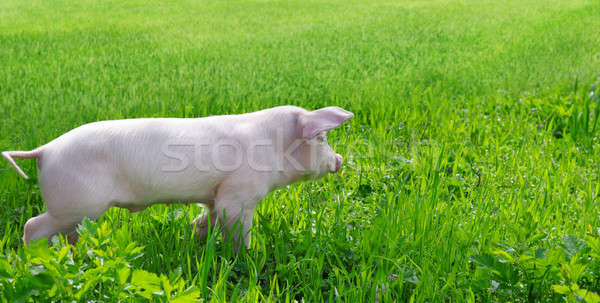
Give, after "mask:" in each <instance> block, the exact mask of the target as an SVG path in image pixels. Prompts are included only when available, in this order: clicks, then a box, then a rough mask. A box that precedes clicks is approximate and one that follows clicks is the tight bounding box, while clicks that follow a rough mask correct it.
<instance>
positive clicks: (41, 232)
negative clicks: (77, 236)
mask: <svg viewBox="0 0 600 303" xmlns="http://www.w3.org/2000/svg"><path fill="white" fill-rule="evenodd" d="M76 224H77V223H75V224H74V225H73V224H72V223H69V222H64V221H62V220H59V219H57V218H55V217H53V216H52V215H51V214H49V213H48V212H45V213H43V214H41V215H39V216H37V217H33V218H31V219H29V220H27V223H25V232H24V234H23V241H25V243H29V242H30V241H33V240H37V239H40V238H50V237H52V236H54V235H56V234H58V233H66V232H70V231H72V230H73V229H74V227H75V226H76Z"/></svg>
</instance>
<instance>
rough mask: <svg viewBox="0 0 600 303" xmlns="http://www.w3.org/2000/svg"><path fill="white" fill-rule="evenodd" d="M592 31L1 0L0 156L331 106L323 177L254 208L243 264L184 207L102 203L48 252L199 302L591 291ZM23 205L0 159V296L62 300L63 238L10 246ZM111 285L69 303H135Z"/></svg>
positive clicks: (425, 14)
mask: <svg viewBox="0 0 600 303" xmlns="http://www.w3.org/2000/svg"><path fill="white" fill-rule="evenodd" d="M599 28H600V3H598V1H595V0H572V1H545V0H544V1H539V0H535V1H534V0H527V1H513V0H506V1H480V0H463V1H416V0H410V1H409V0H403V1H382V0H370V1H366V0H360V1H359V0H352V1H337V0H332V1H325V0H311V1H296V0H290V1H258V0H257V1H245V0H244V1H238V0H233V1H215V0H206V1H180V0H177V1H91V0H84V1H75V2H73V1H66V0H50V1H39V0H36V1H27V2H23V1H18V0H4V1H1V2H0V150H16V149H26V150H27V149H33V148H35V147H37V146H39V145H42V144H44V143H46V142H48V141H50V140H52V139H54V138H55V137H57V136H59V135H61V134H62V133H64V132H66V131H68V130H70V129H72V128H74V127H77V126H79V125H81V124H83V123H87V122H91V121H97V120H105V119H121V118H136V117H159V116H160V117H167V116H168V117H200V116H206V115H214V114H225V113H241V112H249V111H254V110H258V109H263V108H267V107H272V106H276V105H282V104H293V105H298V106H302V107H305V108H309V109H315V108H319V107H322V106H327V105H338V106H341V107H343V108H345V109H348V110H350V111H352V112H354V113H355V115H356V116H355V118H354V119H353V120H351V122H350V123H349V124H348V125H347V126H345V127H342V128H340V129H338V130H335V131H332V132H331V133H330V134H329V139H328V140H329V142H330V145H331V146H332V147H333V148H334V149H335V150H336V151H337V152H338V153H340V154H342V155H343V156H344V158H345V163H344V166H343V168H344V173H343V174H336V175H331V176H328V177H326V178H324V179H322V180H319V181H314V182H307V183H299V184H294V185H291V186H288V187H286V188H282V189H279V190H277V191H275V192H273V193H272V194H270V195H269V196H267V197H266V198H265V199H264V201H263V202H262V204H261V205H260V206H259V208H258V212H257V215H256V216H255V222H254V227H253V238H252V244H251V248H250V250H248V251H244V252H242V254H241V255H240V256H237V257H236V256H235V255H234V254H233V253H232V251H231V247H230V245H228V244H227V243H223V240H222V238H221V237H220V236H219V235H218V233H216V232H215V233H213V236H212V237H209V239H207V240H205V241H196V240H194V239H193V236H192V232H191V228H190V226H189V223H190V222H191V220H192V219H193V218H194V216H195V215H197V214H199V213H200V212H201V209H200V208H198V207H195V206H192V207H185V206H179V205H174V206H163V205H160V206H154V207H151V208H150V209H148V210H146V211H143V212H140V213H135V214H130V213H129V212H128V211H126V210H120V209H113V210H111V211H109V212H108V213H106V214H105V215H104V216H102V217H101V218H99V219H98V220H97V224H88V225H89V226H88V227H86V228H87V229H86V230H92V231H91V233H92V234H93V235H92V236H89V237H83V240H82V241H80V242H81V243H79V244H78V246H77V247H75V248H73V252H72V254H71V253H70V254H69V256H70V258H73V259H74V260H75V261H73V262H75V264H77V266H79V267H77V268H78V269H76V270H75V271H74V272H75V273H76V274H75V275H74V276H73V277H71V279H72V280H73V279H74V280H77V279H82V281H83V282H82V283H85V281H86V279H91V278H93V277H96V278H97V276H98V273H99V271H98V270H100V272H102V273H103V275H106V277H111V275H116V274H115V273H114V272H113V273H112V274H111V273H109V272H108V271H109V270H110V268H108V267H109V266H108V265H107V266H104V267H102V266H100V265H99V264H100V263H95V262H96V261H97V260H99V259H98V258H108V257H102V256H104V255H102V253H107V252H110V251H114V250H115V249H117V252H118V253H117V256H118V257H114V256H113V257H110V258H117V259H115V260H118V262H117V261H114V262H113V263H110V264H112V265H111V266H115V268H124V267H127V266H130V268H131V271H132V272H133V271H135V270H139V271H138V272H137V273H138V274H139V273H147V275H151V274H150V273H155V274H157V275H160V274H164V275H165V277H168V278H167V279H170V281H171V282H172V283H175V282H174V281H180V282H177V283H183V284H181V285H182V286H181V287H180V288H179V293H181V290H182V289H187V288H188V287H193V286H195V287H196V288H193V289H196V290H198V291H199V294H200V295H201V297H203V298H204V299H207V300H210V301H219V302H227V301H249V302H254V301H256V300H261V301H262V300H272V301H290V300H297V301H298V302H300V301H302V300H304V302H318V301H345V302H359V301H365V302H373V301H375V300H378V301H379V302H390V301H409V300H410V301H412V300H414V301H416V302H440V301H452V302H463V301H471V302H473V301H477V302H482V301H484V302H485V301H492V302H494V301H496V302H504V301H548V302H553V301H559V300H563V297H564V298H566V299H569V300H574V299H575V298H576V297H577V296H579V297H583V296H584V295H583V293H582V292H581V291H578V290H576V287H579V288H581V289H588V290H590V291H592V292H595V293H599V292H600V283H599V282H598V281H600V270H599V269H600V245H598V243H597V241H598V237H599V235H598V232H597V228H600V211H599V205H598V201H599V193H600V183H599V181H600V176H599V173H600V171H599V167H600V166H599V165H600V154H599V153H600V145H599V143H598V140H599V137H598V134H599V132H600V126H599V127H596V126H595V125H596V121H597V119H598V118H599V115H598V111H599V110H600V106H599V102H600V99H599V98H598V94H599V93H600V91H599V90H598V89H597V88H596V89H595V94H590V91H594V88H593V87H592V85H593V83H595V81H597V79H598V76H599V75H600V48H599V46H600V31H599V30H598V29H599ZM34 162H35V161H30V160H23V161H19V164H20V165H22V167H23V168H24V169H25V171H26V172H27V173H28V174H29V175H31V176H35V171H36V166H35V163H34ZM43 209H44V205H43V201H42V199H41V196H40V194H39V188H38V186H37V183H36V182H35V181H33V182H27V181H25V180H23V179H22V178H20V177H19V176H18V174H17V173H16V172H15V171H14V170H13V169H12V168H11V167H9V165H8V163H6V162H2V163H1V164H0V214H1V215H0V249H1V250H2V253H1V254H2V255H4V256H3V257H0V291H1V294H2V295H3V297H4V299H5V300H7V301H13V300H15V297H11V296H14V295H16V294H24V297H27V296H28V295H31V296H34V299H31V300H34V301H36V302H38V301H40V300H42V299H44V298H48V296H49V295H48V293H44V292H43V291H51V292H52V291H53V293H52V294H53V295H54V296H56V297H58V298H63V299H64V300H72V299H73V297H70V296H73V289H78V288H77V287H76V285H75V286H73V285H71V286H68V284H64V283H65V282H64V281H65V279H66V278H64V277H63V276H61V275H62V274H60V273H61V271H60V270H58V269H56V268H62V267H60V266H66V267H64V268H67V269H65V270H66V271H70V270H73V269H72V268H71V267H69V266H71V265H68V264H67V263H64V262H66V261H64V260H63V259H61V258H60V257H59V254H58V252H59V251H60V250H61V247H63V246H64V243H63V244H61V243H58V244H56V245H55V246H53V247H52V248H51V249H50V252H49V251H47V250H46V249H45V247H44V246H43V245H42V246H35V247H34V248H29V249H24V248H23V244H22V243H21V236H22V229H23V224H24V223H25V221H26V220H27V219H28V218H30V217H32V216H34V215H36V214H38V213H40V212H42V211H43ZM103 224H104V225H103ZM103 226H104V227H103ZM107 226H108V229H109V230H111V231H112V234H111V232H108V231H107V230H106V228H107ZM95 228H98V229H99V231H93V230H94V229H95ZM103 228H104V231H103ZM86 239H87V240H86ZM91 239H96V240H91ZM97 239H100V240H97ZM94 241H97V242H94ZM102 241H105V242H104V244H102ZM132 241H135V242H136V243H137V245H138V246H143V250H142V251H141V253H143V257H133V256H134V255H135V253H134V252H135V251H134V252H132V251H130V250H127V249H126V248H125V246H126V245H127V244H128V243H131V242H132ZM107 243H108V244H107ZM595 245H598V246H595ZM92 249H96V255H94V254H92V255H94V256H96V257H93V256H92V255H86V252H89V251H92ZM119 253H122V255H119ZM39 255H41V256H44V258H42V257H39ZM36 256H38V258H37V259H36ZM98 256H101V257H98ZM110 258H109V259H110ZM111 260H113V259H111ZM28 261H31V262H33V263H29V265H27V262H28ZM44 262H50V263H48V264H46V263H44ZM52 262H55V263H56V264H62V265H60V266H58V265H56V264H55V265H51V264H54V263H52ZM102 262H104V261H102ZM119 262H121V263H119ZM117 263H118V264H121V265H115V264H117ZM35 264H43V265H44V266H45V267H46V269H40V268H39V267H38V266H37V265H35ZM123 264H126V265H123ZM56 266H58V267H56ZM50 268H54V269H50ZM94 268H96V269H95V270H96V271H93V270H92V269H94ZM103 268H104V269H103ZM107 268H108V269H107ZM128 268H129V267H128ZM40 270H41V271H44V270H47V272H48V273H50V272H52V273H56V275H54V276H52V275H50V274H48V275H49V276H51V277H50V278H48V277H49V276H48V275H47V276H38V275H39V271H40ZM78 270H81V272H78ZM64 275H66V274H64ZM139 275H142V274H139ZM10 277H12V278H14V279H13V280H7V279H8V278H10ZM32 277H38V278H39V279H38V280H39V281H41V282H39V281H38V280H35V278H32ZM76 277H79V278H76ZM136 277H137V278H135V277H134V275H133V274H132V275H131V277H129V278H127V279H125V282H124V283H132V284H133V285H136V287H141V286H139V281H137V282H136V279H137V280H140V279H142V278H140V277H141V276H136ZM144 277H146V276H144ZM146 278H147V277H146ZM178 278H179V280H177V279H178ZM27 279H33V280H31V281H34V282H26V281H27ZM44 279H47V280H44ZM148 279H151V278H148ZM156 279H158V278H156ZM117 280H118V279H117ZM19 281H21V282H22V281H25V282H22V283H21V282H19ZM35 281H38V282H39V283H38V282H35ZM51 281H54V282H51ZM56 281H61V282H60V283H58V284H56V283H57V282H56ZM19 283H21V284H19ZM27 283H30V284H27ZM31 283H33V284H31ZM44 283H46V284H49V285H53V284H56V285H63V284H64V285H63V286H55V287H54V288H53V289H54V290H48V289H49V287H51V286H48V287H46V286H47V285H46V286H44ZM61 283H62V284H61ZM111 283H116V282H114V281H113V280H110V279H108V280H103V281H98V282H97V283H96V284H94V285H92V286H91V288H90V289H89V290H87V292H85V293H83V294H82V295H81V297H79V298H78V300H94V299H95V300H106V301H117V300H119V298H118V297H114V296H113V294H121V295H123V297H122V298H121V300H124V301H144V300H145V299H144V298H143V297H144V294H134V293H133V291H132V290H131V289H130V290H122V289H116V288H115V287H114V286H112V285H113V284H111ZM136 283H137V284H136ZM19 285H20V286H19ZM553 285H554V287H553ZM19 287H21V288H22V289H21V288H19ZM36 287H37V288H36ZM162 287H163V289H164V283H163V284H162ZM11 289H12V290H11ZM36 289H39V291H38V290H36ZM132 289H133V288H132ZM191 289H192V288H191ZM25 290H33V291H30V292H29V293H28V292H26V291H25ZM36 291H38V293H36ZM128 291H129V292H130V293H128ZM174 293H178V292H177V291H174ZM127 294H129V295H127ZM145 295H146V296H149V297H152V296H154V297H153V299H154V300H155V301H161V302H164V301H166V300H167V299H166V296H167V295H168V294H167V295H164V296H163V297H161V296H159V295H151V294H150V295H148V294H145ZM35 296H38V297H35ZM586 299H587V300H592V299H593V295H592V294H588V296H586ZM24 300H25V301H26V300H27V299H24ZM589 302H593V301H589Z"/></svg>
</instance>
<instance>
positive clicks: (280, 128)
mask: <svg viewBox="0 0 600 303" xmlns="http://www.w3.org/2000/svg"><path fill="white" fill-rule="evenodd" d="M352 117H354V114H353V113H351V112H349V111H346V110H344V109H342V108H339V107H335V106H330V107H325V108H321V109H317V110H313V111H309V110H306V109H304V108H301V107H296V106H279V107H274V108H270V109H265V110H261V111H257V112H252V113H246V114H237V115H222V116H210V117H202V118H140V119H125V120H109V121H100V122H93V123H89V124H85V125H82V126H80V127H77V128H75V129H73V130H71V131H69V132H67V133H65V134H63V135H62V136H60V137H58V138H56V139H54V140H53V141H51V142H49V143H47V144H45V145H42V146H40V147H38V148H36V149H34V150H32V151H5V152H2V156H3V157H4V158H6V160H8V162H9V163H10V164H11V165H12V166H13V167H14V168H15V169H16V171H17V172H18V173H19V174H20V175H21V176H23V177H24V178H27V175H26V174H25V173H24V172H23V170H22V169H21V168H20V167H19V166H18V165H17V164H16V163H15V161H14V158H24V159H37V167H38V176H39V184H40V189H41V194H42V197H43V200H44V202H45V204H46V212H45V213H43V214H41V215H39V216H37V217H33V218H31V219H29V220H28V221H27V223H26V224H25V228H24V235H23V240H24V242H25V243H29V242H30V241H32V240H36V239H39V238H50V237H52V236H53V235H56V234H59V233H61V234H65V235H67V236H68V237H69V241H71V242H73V241H76V237H77V233H76V232H75V228H76V226H77V224H78V223H80V222H81V221H82V219H83V218H85V217H88V218H90V219H95V218H97V217H99V216H100V215H102V213H104V212H105V211H106V210H107V209H109V208H110V207H113V206H116V207H122V208H127V209H129V210H130V211H132V212H136V211H141V210H143V209H145V208H146V207H148V206H150V205H152V204H155V203H186V204H189V203H198V204H201V205H202V206H203V207H205V208H206V209H207V211H205V212H204V214H202V215H200V216H198V217H197V218H196V219H195V220H194V222H192V225H193V226H194V228H196V233H197V234H199V235H200V236H205V235H206V232H207V230H208V229H209V228H210V227H211V226H215V224H220V225H221V226H222V227H223V228H222V230H223V235H224V237H225V238H226V239H227V238H229V237H231V238H233V241H234V245H235V247H236V250H237V249H239V248H240V246H241V242H242V241H243V242H244V244H245V245H246V247H248V244H249V239H250V235H249V232H250V229H251V225H252V216H253V212H254V210H255V208H256V206H257V205H258V203H259V202H260V201H261V200H262V198H263V197H264V196H265V195H267V194H268V193H269V192H271V191H272V190H274V189H276V188H279V187H282V186H285V185H288V184H291V183H293V182H296V181H301V180H306V179H316V178H320V177H323V176H325V175H326V174H328V173H335V172H337V171H338V170H339V169H340V167H341V165H342V156H341V155H339V154H337V153H335V152H334V151H333V150H332V149H331V147H330V146H329V145H328V144H327V139H326V132H327V131H329V130H332V129H335V128H337V127H339V126H340V125H342V123H344V122H345V121H347V120H349V119H351V118H352ZM238 222H239V223H238ZM236 241H237V242H236Z"/></svg>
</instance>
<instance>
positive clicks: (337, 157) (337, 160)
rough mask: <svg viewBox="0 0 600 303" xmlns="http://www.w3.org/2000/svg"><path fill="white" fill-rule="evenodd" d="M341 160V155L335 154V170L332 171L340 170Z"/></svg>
mask: <svg viewBox="0 0 600 303" xmlns="http://www.w3.org/2000/svg"><path fill="white" fill-rule="evenodd" d="M342 162H343V161H342V156H341V155H340V154H335V170H334V171H333V172H334V173H335V172H337V171H338V170H340V167H342Z"/></svg>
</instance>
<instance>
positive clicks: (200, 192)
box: [115, 173, 222, 206]
mask: <svg viewBox="0 0 600 303" xmlns="http://www.w3.org/2000/svg"><path fill="white" fill-rule="evenodd" d="M221 181H222V178H220V177H219V176H215V175H214V174H210V173H205V174H179V175H176V176H169V175H168V174H167V175H164V174H161V175H158V176H153V177H151V178H138V179H134V180H131V181H130V182H126V183H128V185H127V186H126V187H125V188H123V189H122V190H123V192H124V194H123V195H120V196H121V199H117V201H115V202H116V204H117V205H119V206H120V205H123V206H136V205H140V206H141V205H151V204H156V203H204V204H209V203H212V201H214V199H215V196H216V191H217V188H218V185H219V184H220V182H221Z"/></svg>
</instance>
